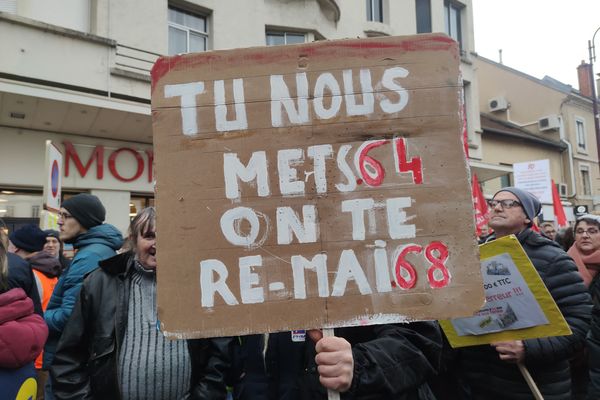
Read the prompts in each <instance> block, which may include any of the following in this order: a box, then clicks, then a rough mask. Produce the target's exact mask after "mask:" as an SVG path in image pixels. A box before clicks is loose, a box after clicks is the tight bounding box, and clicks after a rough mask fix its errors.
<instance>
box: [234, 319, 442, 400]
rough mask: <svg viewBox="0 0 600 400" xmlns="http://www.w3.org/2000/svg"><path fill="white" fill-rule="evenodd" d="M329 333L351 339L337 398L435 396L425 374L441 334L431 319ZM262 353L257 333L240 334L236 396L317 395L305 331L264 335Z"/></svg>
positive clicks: (314, 398)
mask: <svg viewBox="0 0 600 400" xmlns="http://www.w3.org/2000/svg"><path fill="white" fill-rule="evenodd" d="M335 335H336V336H339V337H343V338H345V339H346V340H348V342H350V344H351V345H352V356H353V358H354V377H353V380H352V385H351V387H350V389H349V390H348V392H346V393H342V395H341V398H342V399H353V400H354V399H356V400H375V399H377V400H379V399H386V400H430V399H435V397H433V394H432V392H431V390H430V389H429V386H428V385H427V380H428V379H429V378H431V377H432V376H433V375H434V374H435V373H436V372H437V368H438V366H439V361H440V351H441V334H440V330H439V327H438V325H437V323H435V322H414V323H410V324H393V325H391V324H388V325H375V326H365V327H355V328H339V329H336V330H335ZM268 343H269V345H268V347H267V352H266V355H265V357H264V359H263V355H262V352H263V347H264V346H263V341H262V336H260V335H253V336H246V337H242V338H241V346H240V347H239V348H238V350H239V354H240V356H239V357H238V358H237V361H238V368H239V370H238V372H237V374H236V376H238V377H239V379H238V381H237V382H236V384H235V391H234V398H235V399H236V400H238V399H239V400H319V399H327V391H326V390H325V388H324V387H323V386H322V385H321V384H320V383H319V374H318V371H317V365H316V363H315V355H316V352H315V345H314V343H313V342H312V340H310V338H309V337H308V335H307V336H306V340H305V341H304V342H300V343H298V342H292V340H291V335H290V332H282V333H276V334H271V335H269V342H268Z"/></svg>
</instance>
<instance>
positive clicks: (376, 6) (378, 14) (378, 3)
mask: <svg viewBox="0 0 600 400" xmlns="http://www.w3.org/2000/svg"><path fill="white" fill-rule="evenodd" d="M382 3H383V0H367V21H375V22H383V4H382Z"/></svg>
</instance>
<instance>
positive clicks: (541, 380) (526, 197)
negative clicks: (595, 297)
mask: <svg viewBox="0 0 600 400" xmlns="http://www.w3.org/2000/svg"><path fill="white" fill-rule="evenodd" d="M489 206H490V214H489V226H490V227H491V228H492V229H494V234H492V235H491V236H490V237H489V238H488V239H487V241H488V242H489V241H492V240H495V239H496V238H501V237H504V236H508V235H515V236H516V237H517V240H518V241H519V243H520V244H521V246H522V247H523V249H524V250H525V253H527V256H528V257H529V259H530V260H531V262H532V264H533V266H534V267H535V269H536V270H537V272H538V273H539V275H540V277H541V278H542V280H543V282H544V284H545V285H546V287H547V288H548V291H549V292H550V295H552V298H553V299H554V301H555V302H556V305H557V306H558V308H559V309H560V311H561V313H562V315H563V316H564V318H565V320H566V322H567V324H568V325H569V327H570V329H571V331H572V334H571V335H566V336H556V337H542V338H537V339H527V340H513V341H504V342H498V343H492V344H491V345H485V346H472V347H469V348H464V349H461V350H459V351H458V357H457V360H458V365H457V366H456V368H455V370H456V371H458V373H459V376H460V378H461V381H462V382H461V383H462V384H463V385H462V389H463V390H464V391H465V392H466V393H468V395H467V396H465V397H464V398H469V399H475V400H479V399H493V400H498V399H506V400H508V399H510V400H525V399H527V400H529V399H533V395H532V393H531V390H530V389H529V387H528V385H527V383H526V382H525V379H524V378H523V376H522V375H521V372H520V371H519V368H518V366H517V364H523V365H526V366H527V368H528V370H529V372H530V373H531V376H532V378H533V380H534V381H535V382H536V384H537V386H538V388H539V389H540V391H541V393H542V396H543V397H544V399H546V400H570V399H571V376H570V371H569V360H570V359H571V357H573V355H574V354H575V353H576V352H577V351H578V350H579V349H581V348H582V347H583V345H584V343H585V338H586V334H587V331H588V328H589V325H590V317H591V309H592V304H591V300H590V296H589V294H588V292H587V290H586V287H585V285H584V283H583V280H582V279H581V276H580V275H579V273H578V272H577V266H576V265H575V263H574V262H573V259H572V258H571V257H569V256H568V255H567V253H565V251H564V250H563V249H561V248H560V246H559V245H558V244H557V243H555V242H553V241H552V240H550V239H548V238H546V237H544V236H542V235H540V234H538V233H536V232H534V231H533V230H532V229H531V227H532V224H533V220H534V218H535V217H536V216H537V215H538V214H539V213H540V210H541V203H540V202H539V200H538V199H537V198H536V197H535V196H533V195H532V194H530V193H529V192H526V191H524V190H522V189H519V188H516V187H505V188H503V189H501V190H500V191H498V192H497V193H496V194H495V195H494V197H493V198H492V200H490V201H489ZM464 394H465V393H463V395H464ZM457 398H462V397H458V396H457Z"/></svg>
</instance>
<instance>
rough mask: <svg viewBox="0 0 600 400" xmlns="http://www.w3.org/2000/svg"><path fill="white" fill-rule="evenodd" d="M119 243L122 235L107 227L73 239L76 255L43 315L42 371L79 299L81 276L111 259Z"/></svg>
mask: <svg viewBox="0 0 600 400" xmlns="http://www.w3.org/2000/svg"><path fill="white" fill-rule="evenodd" d="M122 244H123V236H122V235H121V232H119V230H117V228H115V227H114V226H112V225H110V224H102V225H98V226H95V227H93V228H90V229H89V230H88V231H87V232H85V233H84V234H82V235H79V236H78V237H77V238H76V239H75V242H74V243H73V247H74V248H75V249H77V254H76V255H75V257H74V258H73V261H72V262H71V265H70V267H69V268H68V269H66V270H65V271H64V272H63V273H62V275H61V276H60V279H59V280H58V283H57V284H56V286H55V287H54V291H53V292H52V296H51V297H50V302H49V303H48V307H47V308H46V311H45V313H44V319H45V320H46V324H48V328H49V330H50V333H49V336H48V342H47V343H46V347H45V348H44V368H45V369H47V368H49V367H50V365H51V363H52V359H53V358H54V351H55V350H56V345H57V344H58V340H59V339H60V335H61V333H62V331H63V329H64V327H65V325H66V323H67V321H68V319H69V316H70V315H71V312H72V310H73V307H74V306H75V302H76V301H77V298H78V296H79V290H80V289H81V284H82V283H83V277H84V275H85V274H87V273H88V272H90V271H93V270H94V269H96V268H97V267H98V263H99V262H100V261H101V260H104V259H107V258H110V257H112V256H114V255H115V252H116V250H118V249H120V248H121V245H122Z"/></svg>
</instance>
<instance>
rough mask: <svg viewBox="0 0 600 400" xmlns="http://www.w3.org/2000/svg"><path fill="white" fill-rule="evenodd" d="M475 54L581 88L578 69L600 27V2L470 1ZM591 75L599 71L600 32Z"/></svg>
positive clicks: (567, 0)
mask: <svg viewBox="0 0 600 400" xmlns="http://www.w3.org/2000/svg"><path fill="white" fill-rule="evenodd" d="M473 24H474V30H475V51H476V52H477V53H479V55H481V56H483V57H486V58H489V59H491V60H493V61H496V62H498V61H499V57H498V49H502V61H503V64H504V65H506V66H508V67H511V68H514V69H516V70H519V71H521V72H524V73H526V74H529V75H532V76H534V77H536V78H539V79H542V78H543V77H544V75H549V76H551V77H552V78H555V79H558V80H559V81H561V82H563V83H566V84H570V85H572V86H573V87H574V88H575V89H578V88H579V84H578V83H577V66H578V65H579V64H580V63H581V60H585V61H586V62H589V60H588V40H591V39H592V36H593V35H594V32H595V31H596V29H598V28H600V0H502V1H492V0H473ZM595 44H596V61H595V62H594V72H595V73H596V74H597V73H599V72H600V32H598V33H597V34H596V39H595Z"/></svg>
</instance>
